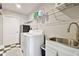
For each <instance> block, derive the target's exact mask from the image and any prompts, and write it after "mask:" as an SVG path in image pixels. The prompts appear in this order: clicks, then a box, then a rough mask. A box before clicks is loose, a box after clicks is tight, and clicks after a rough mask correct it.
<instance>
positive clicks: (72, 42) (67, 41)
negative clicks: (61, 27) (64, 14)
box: [49, 37, 79, 48]
mask: <svg viewBox="0 0 79 59" xmlns="http://www.w3.org/2000/svg"><path fill="white" fill-rule="evenodd" d="M49 40H51V41H56V42H58V43H61V44H64V45H67V46H70V47H73V48H79V43H78V42H77V41H75V40H71V39H65V38H57V37H53V38H50V39H49Z"/></svg>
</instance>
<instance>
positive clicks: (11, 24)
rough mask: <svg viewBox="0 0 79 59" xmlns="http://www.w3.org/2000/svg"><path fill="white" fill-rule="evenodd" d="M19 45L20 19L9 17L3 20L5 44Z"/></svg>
mask: <svg viewBox="0 0 79 59" xmlns="http://www.w3.org/2000/svg"><path fill="white" fill-rule="evenodd" d="M14 43H19V18H16V17H7V16H5V17H4V19H3V44H4V45H9V44H14Z"/></svg>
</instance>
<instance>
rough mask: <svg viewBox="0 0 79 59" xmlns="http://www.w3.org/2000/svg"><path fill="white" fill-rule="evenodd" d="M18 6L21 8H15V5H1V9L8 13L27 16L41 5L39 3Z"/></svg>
mask: <svg viewBox="0 0 79 59" xmlns="http://www.w3.org/2000/svg"><path fill="white" fill-rule="evenodd" d="M19 5H20V6H21V8H17V6H16V3H3V4H2V8H3V9H4V10H9V11H13V12H18V13H21V14H25V15H28V14H29V13H31V12H33V11H34V10H35V9H36V8H38V7H39V6H40V5H41V4H40V3H19Z"/></svg>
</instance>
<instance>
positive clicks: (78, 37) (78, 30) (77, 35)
mask: <svg viewBox="0 0 79 59" xmlns="http://www.w3.org/2000/svg"><path fill="white" fill-rule="evenodd" d="M72 24H75V25H76V27H77V32H76V41H77V42H79V26H78V24H77V23H76V22H72V23H70V25H69V28H68V32H70V27H71V25H72Z"/></svg>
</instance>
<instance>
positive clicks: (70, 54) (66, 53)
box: [58, 50, 76, 56]
mask: <svg viewBox="0 0 79 59" xmlns="http://www.w3.org/2000/svg"><path fill="white" fill-rule="evenodd" d="M58 56H76V55H75V54H73V53H71V52H68V51H66V50H63V51H59V52H58Z"/></svg>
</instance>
